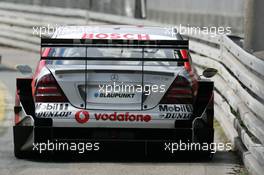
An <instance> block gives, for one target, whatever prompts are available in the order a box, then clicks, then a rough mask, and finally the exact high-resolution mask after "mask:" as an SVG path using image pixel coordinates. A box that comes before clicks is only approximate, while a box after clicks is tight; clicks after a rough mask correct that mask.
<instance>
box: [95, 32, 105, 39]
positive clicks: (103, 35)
mask: <svg viewBox="0 0 264 175" xmlns="http://www.w3.org/2000/svg"><path fill="white" fill-rule="evenodd" d="M95 37H96V38H99V39H105V38H107V37H108V35H107V34H105V33H99V34H97V35H95Z"/></svg>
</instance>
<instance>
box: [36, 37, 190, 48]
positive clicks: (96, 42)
mask: <svg viewBox="0 0 264 175" xmlns="http://www.w3.org/2000/svg"><path fill="white" fill-rule="evenodd" d="M41 47H132V48H133V47H135V48H137V47H138V48H175V49H176V48H178V49H188V48H189V40H131V39H130V40H120V39H113V40H111V39H57V38H56V39H55V38H41Z"/></svg>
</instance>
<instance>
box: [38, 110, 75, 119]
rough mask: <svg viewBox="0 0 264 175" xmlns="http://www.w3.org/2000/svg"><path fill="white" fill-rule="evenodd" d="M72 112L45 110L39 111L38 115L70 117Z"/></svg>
mask: <svg viewBox="0 0 264 175" xmlns="http://www.w3.org/2000/svg"><path fill="white" fill-rule="evenodd" d="M71 114H72V112H69V111H44V112H37V113H36V117H47V118H51V117H68V116H70V115H71Z"/></svg>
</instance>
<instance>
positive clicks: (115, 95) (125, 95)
mask: <svg viewBox="0 0 264 175" xmlns="http://www.w3.org/2000/svg"><path fill="white" fill-rule="evenodd" d="M94 97H96V98H134V97H135V94H134V93H130V94H128V93H98V92H96V93H95V94H94Z"/></svg>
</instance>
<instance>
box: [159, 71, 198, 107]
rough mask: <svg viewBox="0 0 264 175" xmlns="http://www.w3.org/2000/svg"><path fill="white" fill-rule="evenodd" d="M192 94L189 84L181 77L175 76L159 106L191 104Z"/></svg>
mask: <svg viewBox="0 0 264 175" xmlns="http://www.w3.org/2000/svg"><path fill="white" fill-rule="evenodd" d="M192 100H193V92H192V86H191V84H190V82H189V81H188V80H187V79H186V78H184V77H183V76H177V77H176V79H175V80H174V82H173V83H172V84H171V86H170V87H169V89H168V90H167V92H166V93H165V95H164V97H163V98H162V99H161V101H160V104H192Z"/></svg>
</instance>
